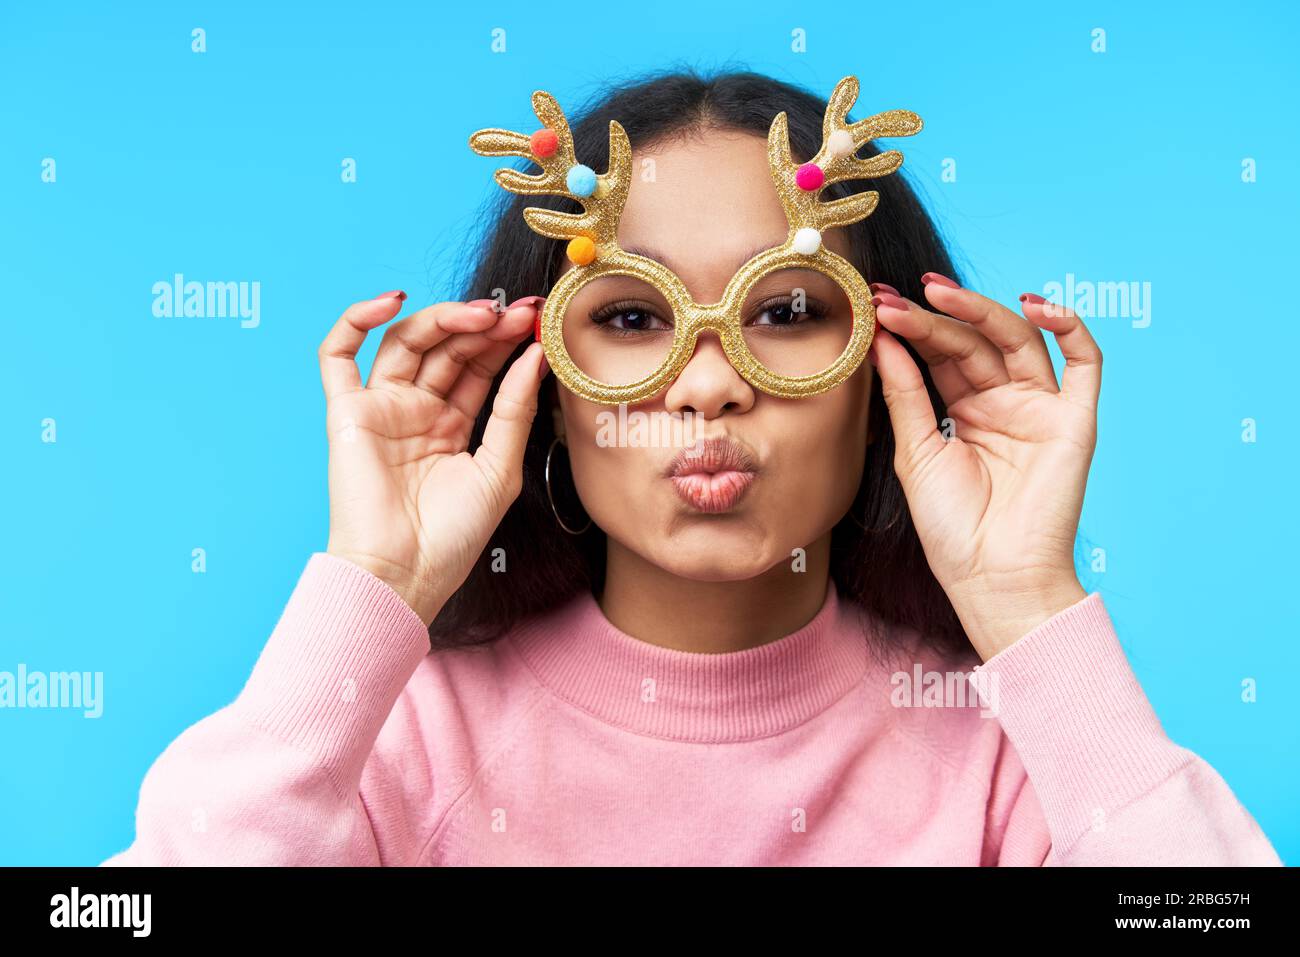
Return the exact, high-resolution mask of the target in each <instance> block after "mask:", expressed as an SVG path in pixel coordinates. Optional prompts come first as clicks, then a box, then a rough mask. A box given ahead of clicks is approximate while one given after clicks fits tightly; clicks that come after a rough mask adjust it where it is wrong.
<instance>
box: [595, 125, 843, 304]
mask: <svg viewBox="0 0 1300 957" xmlns="http://www.w3.org/2000/svg"><path fill="white" fill-rule="evenodd" d="M788 232H789V223H788V222H787V221H786V217H785V209H784V207H783V206H782V205H781V200H780V198H779V197H778V196H777V192H776V187H775V186H774V185H773V183H772V174H771V170H770V168H769V167H768V161H767V140H766V139H765V138H764V137H760V136H757V135H754V134H752V133H745V132H741V131H738V130H719V129H707V130H703V131H698V132H694V133H691V134H690V135H688V136H685V137H680V138H678V137H674V138H672V139H668V140H662V141H658V142H654V143H651V144H649V145H647V146H645V147H641V148H636V147H634V148H633V150H632V182H631V184H630V186H629V187H628V197H627V203H626V205H625V206H624V208H623V214H622V217H621V218H620V219H619V226H618V243H619V245H620V246H621V247H622V248H624V249H628V250H633V251H648V252H652V253H654V255H653V256H652V258H655V259H658V260H659V261H661V262H663V263H664V264H665V265H667V266H669V267H670V268H671V269H673V270H674V271H675V272H677V273H678V275H679V276H681V278H682V279H683V280H685V281H687V282H688V284H689V280H688V279H687V274H688V273H690V272H692V271H693V270H700V269H708V270H712V269H716V268H719V267H723V268H727V269H729V270H730V271H733V272H734V271H735V270H736V269H737V268H739V267H740V265H741V264H742V263H744V262H745V261H746V260H747V259H749V258H750V257H751V256H752V255H754V254H755V253H757V252H759V251H761V250H763V249H768V248H770V247H772V246H779V245H781V244H782V243H783V242H784V241H785V238H786V234H787V233H788ZM839 232H840V231H839V230H828V231H827V234H826V236H825V237H824V238H825V242H826V244H827V246H829V247H831V248H833V249H835V251H836V252H839V253H840V254H841V255H846V254H847V252H848V248H847V241H846V239H845V237H843V236H839V235H833V234H838V233H839Z"/></svg>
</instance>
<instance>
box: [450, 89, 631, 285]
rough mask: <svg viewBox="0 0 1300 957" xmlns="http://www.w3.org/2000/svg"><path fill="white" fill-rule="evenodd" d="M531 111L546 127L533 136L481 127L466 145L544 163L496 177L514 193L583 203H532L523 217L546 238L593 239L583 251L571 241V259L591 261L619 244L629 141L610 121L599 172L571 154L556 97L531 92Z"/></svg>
mask: <svg viewBox="0 0 1300 957" xmlns="http://www.w3.org/2000/svg"><path fill="white" fill-rule="evenodd" d="M533 112H535V113H536V114H537V118H538V119H539V120H541V121H542V126H543V127H544V129H541V130H538V131H537V132H536V133H534V134H533V135H532V136H528V135H525V134H524V133H515V132H512V131H510V130H501V129H487V130H479V131H478V132H477V133H475V134H474V135H472V136H471V137H470V138H469V145H470V149H472V150H474V152H476V153H478V154H480V155H482V156H524V157H527V158H528V159H530V160H532V161H533V162H534V163H536V164H537V165H539V166H540V167H541V168H542V172H541V173H540V174H537V175H529V174H527V173H523V172H520V171H519V170H517V169H510V168H503V169H499V170H497V171H496V181H497V182H498V183H499V184H500V185H501V186H503V187H505V188H506V189H508V190H510V192H512V193H522V194H525V195H545V194H554V195H558V196H567V197H569V198H570V199H572V200H575V201H577V202H578V203H581V204H582V208H583V212H582V213H561V212H558V211H556V210H551V209H539V208H537V207H535V206H530V207H529V208H527V209H525V210H524V220H525V221H526V222H527V223H528V225H529V226H530V227H531V228H532V229H533V231H534V232H537V233H540V234H541V235H543V236H546V237H548V238H550V239H569V240H574V239H578V238H579V237H586V238H587V239H589V240H591V243H592V248H590V249H585V250H584V249H583V247H582V246H581V245H577V246H575V244H572V243H571V244H570V250H569V252H570V258H573V259H574V261H575V262H579V264H580V265H581V264H582V263H581V262H580V260H581V259H587V261H590V258H594V257H595V256H597V255H602V256H603V255H605V254H606V253H607V252H609V251H610V250H612V249H614V248H616V247H617V243H616V234H617V232H618V219H619V216H620V215H621V214H622V211H623V204H624V203H625V202H626V201H627V191H628V187H629V186H630V185H631V182H632V146H631V143H629V142H628V138H627V133H626V132H625V131H624V130H623V127H622V126H621V125H620V124H619V123H618V122H617V121H616V120H610V122H609V169H608V170H607V171H606V172H604V173H601V174H600V175H599V176H597V175H596V174H595V173H594V172H593V171H592V170H591V169H590V168H589V167H586V166H582V165H580V164H579V163H578V161H577V158H576V157H575V156H574V153H573V134H572V133H571V132H570V130H569V121H568V120H567V119H565V117H564V111H563V110H561V109H560V105H559V103H557V102H556V100H555V97H553V96H551V94H549V93H547V92H545V91H543V90H538V91H537V92H535V93H534V94H533ZM549 134H553V138H552V136H551V135H549ZM584 179H585V180H586V182H585V183H584V182H583V180H584ZM588 189H590V191H588ZM575 253H576V255H575ZM588 253H589V254H590V256H588V255H587V254H588Z"/></svg>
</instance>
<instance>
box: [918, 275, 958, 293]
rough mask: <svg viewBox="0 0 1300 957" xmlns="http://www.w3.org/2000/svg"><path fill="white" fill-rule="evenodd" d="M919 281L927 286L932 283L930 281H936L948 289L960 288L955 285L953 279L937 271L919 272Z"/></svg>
mask: <svg viewBox="0 0 1300 957" xmlns="http://www.w3.org/2000/svg"><path fill="white" fill-rule="evenodd" d="M921 282H923V283H925V284H926V285H927V286H928V285H930V283H932V282H937V283H938V284H939V285H940V286H947V287H948V288H949V289H960V288H961V286H959V285H957V284H956V283H955V282H953V281H952V280H951V279H949V278H948V277H947V276H941V275H940V274H939V273H937V272H927V273H922V274H921Z"/></svg>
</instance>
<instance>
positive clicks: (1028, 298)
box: [1020, 292, 1047, 305]
mask: <svg viewBox="0 0 1300 957" xmlns="http://www.w3.org/2000/svg"><path fill="white" fill-rule="evenodd" d="M1020 301H1021V302H1032V303H1034V304H1035V305H1042V304H1043V303H1045V302H1047V300H1046V299H1044V298H1043V297H1042V296H1040V295H1039V294H1038V293H1036V292H1027V293H1025V294H1024V295H1022V296H1021V297H1020Z"/></svg>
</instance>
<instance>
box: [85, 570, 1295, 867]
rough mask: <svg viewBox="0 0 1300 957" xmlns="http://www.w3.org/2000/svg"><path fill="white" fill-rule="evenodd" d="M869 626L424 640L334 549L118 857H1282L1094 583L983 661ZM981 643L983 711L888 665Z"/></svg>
mask: <svg viewBox="0 0 1300 957" xmlns="http://www.w3.org/2000/svg"><path fill="white" fill-rule="evenodd" d="M868 628H869V629H873V630H875V631H876V632H877V633H882V631H881V630H882V626H881V625H880V623H879V622H878V621H877V620H876V619H874V618H872V617H871V616H869V615H867V614H866V613H864V612H862V611H861V609H860V608H859V607H858V606H857V605H856V604H854V603H852V602H848V601H843V600H841V599H840V597H839V595H838V593H837V590H836V588H835V585H834V583H833V582H832V583H830V584H829V586H828V589H827V595H826V601H825V604H824V606H823V607H822V609H821V611H820V612H818V614H817V615H816V617H815V618H813V619H812V620H811V621H809V622H808V624H806V625H805V626H803V627H802V628H800V629H799V630H798V631H796V632H794V633H792V634H790V635H787V636H786V637H784V638H781V639H779V640H777V641H772V642H769V643H767V644H765V645H761V646H759V647H756V648H751V649H748V650H745V651H739V652H732V653H726V654H697V653H692V652H684V651H678V650H673V649H666V648H662V647H659V646H657V645H652V644H650V643H648V642H644V641H640V640H638V639H636V638H633V637H631V636H629V635H627V634H624V633H623V632H620V631H618V630H617V629H616V628H614V627H613V626H612V625H611V624H610V623H609V621H608V620H607V619H606V618H605V617H604V615H603V614H602V612H601V610H600V606H599V605H598V604H597V603H596V601H595V599H594V598H592V597H591V595H589V594H586V593H584V594H583V595H581V596H580V597H579V598H576V599H574V600H572V601H570V602H569V603H567V604H566V605H564V606H562V607H559V608H556V609H554V610H552V611H550V612H549V613H547V614H545V615H541V616H538V617H535V618H533V619H531V620H530V621H528V622H526V623H524V624H522V625H520V626H519V627H517V628H515V629H514V630H513V631H511V632H510V633H509V634H508V635H506V636H505V637H503V638H502V639H501V640H499V641H498V642H496V643H494V644H492V645H488V646H483V647H480V648H474V649H462V650H456V651H439V652H436V653H432V654H430V653H429V640H428V635H427V632H426V631H425V629H424V627H423V625H422V624H421V622H420V620H419V618H418V616H417V615H416V614H415V613H414V612H413V611H412V610H411V609H410V608H409V607H408V606H407V605H406V603H405V602H403V601H402V599H401V598H400V597H399V596H398V595H397V594H396V592H394V591H393V590H392V589H390V588H389V587H388V586H387V585H386V584H385V583H383V582H382V581H380V580H379V579H378V578H375V577H374V576H372V575H371V574H370V573H369V572H366V571H364V570H362V569H361V568H359V567H358V566H356V565H353V564H352V563H350V562H347V561H345V560H343V559H340V558H336V557H334V556H331V555H328V554H325V553H317V554H315V555H313V556H312V557H311V559H310V560H309V561H308V563H307V567H306V570H305V571H304V572H303V575H302V578H301V579H300V581H299V582H298V585H297V587H296V589H295V590H294V592H293V595H292V596H291V598H290V600H289V602H288V605H287V606H286V608H285V610H284V613H283V615H282V616H281V618H280V621H279V623H278V624H277V626H276V628H275V631H274V632H273V634H272V635H271V638H270V640H269V641H268V643H267V645H266V648H265V649H264V650H263V652H262V654H261V657H260V658H259V659H258V662H257V664H256V666H255V667H254V669H253V672H252V675H251V676H250V678H249V680H248V683H247V685H246V686H245V687H244V689H243V691H242V692H241V693H240V695H239V696H238V697H237V698H236V699H235V700H234V701H233V702H232V703H230V704H229V705H227V706H225V707H224V708H222V709H221V710H219V711H217V712H216V713H215V714H212V715H210V716H208V717H206V718H204V719H202V720H201V721H199V722H197V723H196V724H194V725H193V726H191V727H189V728H187V729H186V730H185V731H184V732H183V733H182V734H181V735H180V736H179V737H178V738H177V739H176V740H175V741H174V742H172V744H171V745H169V746H168V747H167V749H166V750H165V751H164V752H163V753H162V755H161V756H160V757H159V758H158V759H157V760H156V761H155V762H154V764H153V765H152V767H151V768H150V769H149V771H148V773H147V774H146V775H145V778H144V782H143V784H142V786H141V789H140V802H139V808H138V810H137V814H136V839H135V842H134V843H133V844H132V845H131V846H130V847H128V848H127V849H126V850H124V851H122V852H121V853H119V854H117V855H115V856H113V857H111V858H109V859H108V860H107V861H105V862H104V864H105V865H132V864H186V865H190V864H265V865H270V864H293V865H305V864H387V865H393V864H396V865H435V864H439V865H449V864H475V865H484V864H523V865H532V864H561V865H578V864H593V865H640V864H648V865H661V864H670V865H676V864H699V865H737V864H766V865H772V864H776V865H794V864H820V865H828V864H866V865H871V864H947V865H952V864H959V865H1034V866H1038V865H1098V864H1106V865H1112V864H1114V865H1127V864H1181V865H1202V864H1229V865H1241V864H1246V865H1278V864H1280V863H1281V862H1280V861H1279V859H1278V856H1277V854H1276V852H1275V851H1274V850H1273V847H1272V846H1271V845H1270V844H1269V841H1268V839H1267V838H1266V837H1265V836H1264V834H1263V832H1262V831H1261V830H1260V828H1259V826H1258V824H1257V823H1256V822H1255V820H1254V819H1253V818H1252V817H1251V816H1250V814H1249V813H1248V812H1247V811H1246V809H1245V808H1244V807H1242V805H1241V804H1240V803H1239V802H1238V801H1237V799H1236V797H1235V795H1234V794H1233V793H1232V791H1231V790H1230V789H1229V787H1228V785H1227V784H1226V783H1225V782H1224V780H1223V778H1222V777H1220V776H1219V774H1218V773H1217V772H1216V771H1215V770H1214V769H1213V768H1211V767H1210V766H1209V765H1208V764H1206V763H1205V762H1204V761H1203V760H1201V759H1200V758H1199V757H1197V755H1195V754H1194V753H1192V752H1191V751H1188V750H1187V749H1185V748H1182V747H1179V746H1178V745H1176V744H1174V743H1173V742H1172V741H1171V740H1170V739H1169V738H1168V737H1167V736H1166V735H1165V733H1164V730H1163V729H1162V728H1161V725H1160V722H1159V720H1158V719H1157V718H1156V715H1155V713H1154V712H1153V711H1152V709H1151V705H1150V703H1149V702H1148V701H1147V699H1146V696H1145V695H1144V694H1143V692H1142V689H1141V687H1140V686H1139V685H1138V683H1137V681H1136V679H1135V678H1134V675H1133V673H1132V671H1131V670H1130V668H1129V665H1128V662H1127V660H1126V658H1125V655H1124V652H1123V649H1122V648H1121V646H1120V644H1119V641H1118V639H1117V637H1116V635H1115V632H1114V630H1113V628H1112V625H1111V621H1110V618H1109V616H1108V615H1107V613H1106V610H1105V608H1104V606H1103V605H1102V600H1101V597H1100V596H1099V595H1097V594H1096V593H1094V594H1091V595H1089V596H1088V597H1087V598H1085V599H1082V600H1081V601H1079V602H1078V603H1077V604H1075V605H1073V606H1071V607H1070V608H1067V609H1066V610H1064V611H1062V612H1060V613H1059V614H1058V615H1056V616H1055V617H1053V618H1052V619H1050V620H1049V621H1047V622H1044V623H1043V624H1042V625H1040V626H1039V627H1038V628H1036V629H1034V631H1032V632H1031V633H1029V634H1028V635H1026V636H1025V637H1024V638H1022V639H1021V640H1020V641H1018V642H1017V643H1016V644H1014V645H1013V646H1011V647H1010V648H1007V649H1006V650H1004V651H1002V652H1001V653H1000V654H998V655H997V656H995V657H994V658H992V659H990V660H989V661H988V662H987V663H985V664H983V665H979V659H978V657H977V656H976V655H975V653H974V651H973V650H972V651H971V652H970V654H969V657H962V658H961V659H959V660H955V661H953V660H949V661H945V660H944V659H943V658H941V657H939V656H937V655H936V654H934V653H933V652H930V651H927V650H925V649H924V648H922V647H920V644H919V636H918V635H916V634H915V632H910V631H901V630H898V629H895V630H894V631H893V633H892V634H891V635H889V637H888V639H887V640H888V641H889V643H890V645H889V646H890V647H891V648H893V649H895V650H894V651H893V652H892V653H891V654H889V655H887V656H885V657H883V658H882V657H879V656H877V655H874V654H872V653H871V647H872V646H871V645H870V644H869V643H868V641H867V640H866V631H865V629H868ZM974 666H979V667H978V669H977V670H978V671H982V672H985V673H986V674H985V675H984V678H985V680H986V682H987V683H986V684H985V685H984V688H985V689H986V698H985V699H984V702H985V703H986V704H987V705H988V708H982V707H981V702H980V700H979V699H974V701H973V703H972V704H970V705H968V706H965V707H961V706H949V707H928V706H924V705H923V704H921V703H920V702H922V701H924V700H925V699H924V698H923V696H922V695H921V694H920V689H919V688H917V689H914V691H915V696H914V695H913V692H912V691H909V690H908V689H906V687H905V686H903V685H902V684H901V680H902V679H899V678H897V677H896V675H897V674H898V673H903V674H905V675H906V676H908V677H909V678H910V679H915V678H916V677H917V676H918V671H919V672H920V673H921V674H922V675H923V674H924V673H925V672H930V671H948V672H953V671H963V672H969V671H970V670H971V668H972V667H974ZM950 687H951V688H952V692H953V693H954V694H955V693H956V692H957V691H958V690H959V689H960V687H961V686H960V684H951V683H950ZM952 700H953V699H949V701H950V703H951V702H952ZM994 707H996V711H997V715H996V717H990V716H985V715H986V713H987V711H989V710H991V709H993V708H994Z"/></svg>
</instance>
